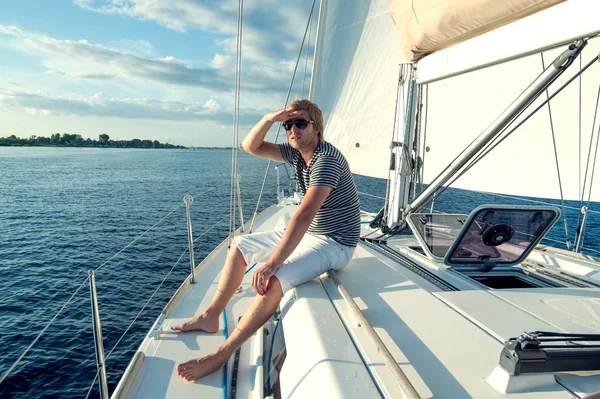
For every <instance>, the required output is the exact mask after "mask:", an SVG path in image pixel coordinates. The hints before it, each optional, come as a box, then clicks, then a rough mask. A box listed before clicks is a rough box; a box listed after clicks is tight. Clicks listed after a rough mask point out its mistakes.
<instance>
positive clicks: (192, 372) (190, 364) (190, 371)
mask: <svg viewBox="0 0 600 399" xmlns="http://www.w3.org/2000/svg"><path fill="white" fill-rule="evenodd" d="M226 361H227V358H226V357H224V356H223V355H222V354H216V353H211V354H210V355H207V356H204V357H199V358H198V359H192V360H188V361H187V362H185V363H181V364H179V365H178V366H177V374H179V376H180V377H181V378H183V379H184V380H186V381H190V382H191V381H196V380H199V379H200V378H202V377H205V376H207V375H209V374H212V373H214V372H215V371H217V370H219V369H220V368H221V367H223V365H224V364H225V362H226Z"/></svg>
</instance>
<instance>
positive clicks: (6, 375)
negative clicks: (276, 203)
mask: <svg viewBox="0 0 600 399" xmlns="http://www.w3.org/2000/svg"><path fill="white" fill-rule="evenodd" d="M212 190H214V188H210V189H208V190H206V191H204V192H202V193H197V194H196V195H194V196H193V198H195V197H197V196H199V195H201V194H206V193H207V192H209V191H212ZM182 205H183V203H181V204H179V205H177V206H176V207H175V208H173V209H172V210H171V211H170V212H169V213H168V214H167V215H166V216H165V217H163V218H162V219H160V220H159V221H158V222H156V223H155V224H154V225H152V227H150V228H149V229H147V230H146V231H144V232H143V233H142V234H140V235H139V236H137V237H136V238H134V239H133V240H132V241H131V242H129V243H128V244H127V245H126V246H124V247H123V248H122V249H121V250H119V251H118V252H117V253H115V254H114V255H113V256H111V257H110V258H108V259H107V260H106V261H105V262H104V263H102V264H101V265H100V266H98V267H97V268H96V269H94V272H98V270H100V269H101V268H102V267H104V266H105V265H106V264H108V263H109V262H110V261H111V260H113V259H114V258H116V257H117V256H118V255H119V254H121V253H122V252H123V251H124V250H125V249H127V248H128V247H130V246H131V245H132V244H133V243H135V242H136V241H138V240H139V239H140V238H142V237H143V236H144V235H145V234H146V233H148V232H149V231H150V230H152V229H153V228H154V227H156V226H157V225H159V224H160V223H161V222H162V221H164V220H165V219H166V218H167V217H169V216H170V215H171V214H172V213H173V212H175V211H176V210H177V209H179V208H180V207H181V206H182ZM222 220H224V219H222ZM211 229H212V227H211ZM204 234H206V232H205V233H203V234H202V235H204ZM202 235H201V236H200V237H202ZM200 237H198V238H200ZM188 249H189V247H188ZM88 281H89V277H86V279H85V280H84V281H83V282H82V283H81V285H80V286H79V287H78V288H77V289H76V290H75V292H74V293H73V294H72V295H71V296H70V297H69V299H68V300H67V301H66V302H65V303H64V304H63V305H62V307H61V308H60V309H59V310H58V312H57V313H56V314H55V315H54V317H53V318H52V319H51V320H50V321H49V322H48V324H46V326H45V327H44V328H43V329H42V330H41V331H40V333H39V334H38V335H37V337H36V338H35V339H34V340H33V342H32V343H31V344H30V345H29V346H28V347H27V348H26V349H25V351H24V352H23V353H22V354H21V356H20V357H19V358H18V359H17V360H16V361H15V362H14V363H13V365H12V366H11V367H10V368H9V369H8V370H7V371H6V372H5V373H4V374H3V375H2V378H0V384H2V382H4V380H6V378H8V377H9V376H10V374H11V373H12V372H13V371H14V369H15V368H16V367H17V366H18V365H19V363H20V362H21V361H22V360H23V358H24V357H25V356H26V355H27V353H29V351H30V350H31V348H33V346H34V345H35V344H36V343H37V342H38V341H39V339H40V338H41V337H42V335H44V333H45V332H46V330H48V328H49V327H50V326H51V325H52V324H53V323H54V322H55V321H56V319H57V318H58V316H59V315H60V314H61V313H62V311H63V310H64V309H65V308H66V307H67V305H69V303H71V301H72V300H73V298H74V297H75V295H77V294H78V293H79V291H80V290H81V289H82V288H83V286H84V285H85V284H86V283H87V282H88ZM113 349H114V348H113ZM111 352H112V350H111ZM96 377H97V376H96ZM88 396H89V392H88Z"/></svg>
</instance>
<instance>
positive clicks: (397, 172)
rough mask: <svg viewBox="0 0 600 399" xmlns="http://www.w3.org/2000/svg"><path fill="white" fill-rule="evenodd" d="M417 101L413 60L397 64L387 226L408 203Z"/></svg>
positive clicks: (400, 214)
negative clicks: (398, 73) (396, 89)
mask: <svg viewBox="0 0 600 399" xmlns="http://www.w3.org/2000/svg"><path fill="white" fill-rule="evenodd" d="M416 102H417V84H416V81H415V68H414V64H412V63H407V64H400V77H399V80H398V99H397V104H398V105H397V109H396V123H395V126H394V136H393V139H392V148H391V151H392V162H391V165H390V169H391V171H392V176H391V177H390V181H389V184H390V190H389V193H388V198H387V204H388V207H387V209H386V213H387V215H388V218H387V226H388V227H389V228H390V229H392V228H394V227H395V226H396V225H397V224H398V222H399V221H400V219H401V216H402V212H401V210H402V209H404V208H405V207H406V206H407V204H408V196H409V193H410V188H411V177H412V175H413V168H414V166H413V163H412V155H411V154H412V149H413V142H414V138H415V119H416V118H415V115H416Z"/></svg>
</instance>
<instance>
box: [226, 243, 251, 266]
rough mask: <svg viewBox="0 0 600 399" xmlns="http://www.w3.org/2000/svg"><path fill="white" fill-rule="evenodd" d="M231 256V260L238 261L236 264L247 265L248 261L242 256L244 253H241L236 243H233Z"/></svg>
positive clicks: (230, 251) (230, 250)
mask: <svg viewBox="0 0 600 399" xmlns="http://www.w3.org/2000/svg"><path fill="white" fill-rule="evenodd" d="M229 256H230V257H231V258H233V259H234V261H236V263H240V262H241V263H243V264H244V266H247V265H246V259H244V255H243V254H242V251H240V249H239V248H238V246H237V244H236V243H235V241H232V242H231V247H229Z"/></svg>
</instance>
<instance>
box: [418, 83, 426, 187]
mask: <svg viewBox="0 0 600 399" xmlns="http://www.w3.org/2000/svg"><path fill="white" fill-rule="evenodd" d="M428 116H429V84H426V85H425V120H424V121H423V158H422V161H421V180H420V184H419V194H421V193H422V192H423V182H424V181H425V180H424V179H425V165H426V164H425V154H426V153H427V117H428ZM417 156H418V154H417Z"/></svg>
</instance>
